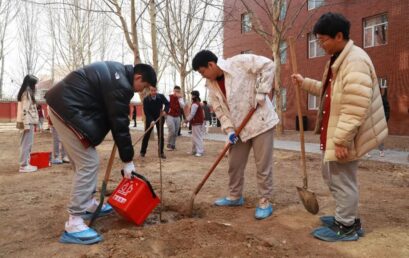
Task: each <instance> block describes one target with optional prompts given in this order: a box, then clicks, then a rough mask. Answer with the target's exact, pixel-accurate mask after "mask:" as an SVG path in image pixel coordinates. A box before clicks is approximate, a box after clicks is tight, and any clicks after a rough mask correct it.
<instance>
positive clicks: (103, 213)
mask: <svg viewBox="0 0 409 258" xmlns="http://www.w3.org/2000/svg"><path fill="white" fill-rule="evenodd" d="M113 212H114V210H110V211H109V212H102V211H100V212H99V213H98V217H97V218H101V217H105V216H108V215H109V214H112V213H113ZM92 215H94V213H87V214H83V215H81V218H82V219H83V220H90V219H91V218H92Z"/></svg>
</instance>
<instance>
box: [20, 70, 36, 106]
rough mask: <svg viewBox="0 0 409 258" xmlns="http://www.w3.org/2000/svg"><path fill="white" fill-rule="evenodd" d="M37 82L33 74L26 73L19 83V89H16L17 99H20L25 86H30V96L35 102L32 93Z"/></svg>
mask: <svg viewBox="0 0 409 258" xmlns="http://www.w3.org/2000/svg"><path fill="white" fill-rule="evenodd" d="M37 82H38V78H37V77H35V76H34V75H31V74H27V75H26V76H25V77H24V80H23V83H22V84H21V87H20V90H19V91H18V94H17V101H21V96H22V95H23V93H24V92H25V91H26V90H27V87H30V89H31V91H32V92H31V98H32V99H33V101H34V102H35V98H34V93H35V85H36V84H37Z"/></svg>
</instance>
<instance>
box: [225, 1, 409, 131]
mask: <svg viewBox="0 0 409 258" xmlns="http://www.w3.org/2000/svg"><path fill="white" fill-rule="evenodd" d="M254 1H255V0H249V1H246V2H247V3H248V4H250V5H251V3H253V2H254ZM257 1H259V2H263V1H260V0H257ZM287 2H289V1H287ZM304 2H305V1H304V0H292V1H291V3H292V5H291V6H290V9H289V10H288V12H289V13H291V12H294V11H295V10H296V9H298V8H299V6H300V4H302V3H304ZM224 4H225V16H226V18H227V17H229V14H231V16H232V17H233V18H234V19H230V21H227V22H226V25H225V30H224V39H225V41H224V56H225V57H230V56H233V55H236V54H240V52H241V51H245V50H252V51H253V53H255V54H259V55H264V56H267V57H270V58H271V56H272V54H271V50H270V47H269V46H268V45H267V44H266V43H265V42H264V41H263V39H262V38H261V37H259V36H258V35H257V34H256V33H255V32H250V33H247V34H241V30H240V19H241V14H242V13H243V12H245V9H244V8H243V7H241V5H240V1H237V0H225V1H224ZM326 4H327V6H324V7H321V8H317V9H314V10H310V11H308V10H307V6H304V7H303V8H302V10H301V12H300V15H299V16H298V18H297V20H296V22H295V24H294V25H293V26H292V30H291V31H289V33H288V35H293V36H297V35H299V37H298V38H297V39H296V51H297V53H296V55H297V61H298V69H299V72H300V73H301V74H302V75H304V76H307V77H311V78H315V79H321V77H322V73H323V68H324V65H325V63H326V61H327V60H328V58H329V57H328V56H324V57H319V58H313V59H308V35H307V34H308V33H309V32H310V31H311V30H312V27H313V25H314V23H315V21H316V20H317V19H318V18H319V16H320V15H321V14H322V13H325V12H328V11H332V12H340V13H342V14H344V15H345V16H346V17H347V18H348V19H349V20H350V22H351V31H350V37H351V39H352V40H353V41H354V42H355V44H356V45H358V46H360V47H363V19H364V18H367V17H371V16H374V15H378V14H383V13H387V17H388V43H387V44H386V45H384V46H377V47H372V48H365V49H364V50H365V51H366V52H367V53H368V54H369V56H370V57H371V59H372V61H373V63H374V66H375V69H376V73H377V75H378V77H386V78H387V83H388V100H389V103H390V107H391V116H390V120H389V131H390V134H396V135H409V19H408V17H409V1H407V0H389V1H377V0H351V1H339V0H327V1H326ZM253 7H254V4H253ZM253 12H254V13H255V14H256V15H257V16H258V17H259V18H260V19H261V20H262V21H264V24H267V23H268V22H267V19H266V15H265V12H264V11H262V10H261V9H260V8H257V7H256V8H254V9H253ZM228 13H229V14H228ZM288 52H289V51H287V63H286V64H284V65H283V67H282V74H281V79H282V86H283V87H285V88H287V111H286V112H284V113H283V115H284V118H283V120H284V121H283V123H284V127H285V128H286V129H294V128H295V115H296V107H295V103H294V100H295V92H294V91H293V89H292V85H291V81H290V79H289V78H290V75H291V66H290V63H289V59H290V58H289V57H290V56H289V53H288ZM302 106H303V113H304V114H305V115H307V117H308V120H309V125H308V129H309V130H312V129H313V126H314V123H315V117H316V111H313V110H307V94H306V93H303V96H302Z"/></svg>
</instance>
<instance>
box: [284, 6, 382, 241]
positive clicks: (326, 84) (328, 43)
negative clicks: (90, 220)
mask: <svg viewBox="0 0 409 258" xmlns="http://www.w3.org/2000/svg"><path fill="white" fill-rule="evenodd" d="M349 28H350V22H349V21H348V20H346V18H345V17H344V16H342V15H341V14H335V13H326V14H323V15H322V16H321V17H320V19H319V20H318V21H317V23H316V24H315V26H314V29H313V33H314V34H315V35H316V36H317V38H318V42H319V43H320V44H321V47H322V48H323V49H324V50H325V52H326V53H327V54H330V55H331V59H330V61H329V62H328V64H327V66H326V68H325V70H324V76H323V79H322V81H316V80H313V79H309V78H303V77H302V76H301V75H300V74H293V75H292V78H293V81H294V82H295V84H297V85H300V86H301V87H302V88H303V89H304V90H306V91H308V92H309V93H311V94H313V95H316V96H320V97H321V104H320V108H319V110H318V119H317V125H316V129H315V132H316V133H319V134H320V140H321V150H322V151H323V159H322V173H323V177H324V180H325V181H326V183H327V184H328V186H329V189H330V190H331V193H332V195H333V197H334V199H335V203H336V209H335V216H323V217H321V221H322V223H323V224H324V227H320V228H318V229H316V230H314V231H313V235H314V236H315V237H316V238H318V239H321V240H324V241H350V240H357V239H358V238H359V236H362V235H363V230H362V228H361V223H360V220H359V218H358V200H359V193H358V186H357V178H356V174H357V168H358V159H359V158H360V157H362V156H363V155H364V154H365V153H367V152H368V151H369V150H371V149H373V148H375V147H377V146H378V145H379V144H380V143H382V141H383V139H385V137H386V136H387V134H388V129H387V125H386V120H385V114H384V110H383V105H382V99H381V95H380V92H379V86H378V81H377V77H376V73H375V69H374V66H373V64H372V61H371V59H370V58H369V56H368V55H367V54H366V52H365V51H364V50H362V49H361V48H359V47H357V46H355V45H354V43H353V41H352V40H350V39H349Z"/></svg>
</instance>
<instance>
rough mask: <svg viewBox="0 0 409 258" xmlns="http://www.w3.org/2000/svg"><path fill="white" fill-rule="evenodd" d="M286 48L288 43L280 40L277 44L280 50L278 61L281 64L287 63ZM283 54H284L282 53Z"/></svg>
mask: <svg viewBox="0 0 409 258" xmlns="http://www.w3.org/2000/svg"><path fill="white" fill-rule="evenodd" d="M287 49H288V45H287V42H286V41H282V42H281V43H280V45H279V51H280V63H281V64H286V63H287ZM283 54H284V55H283ZM283 56H284V57H285V60H284V62H283Z"/></svg>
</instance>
